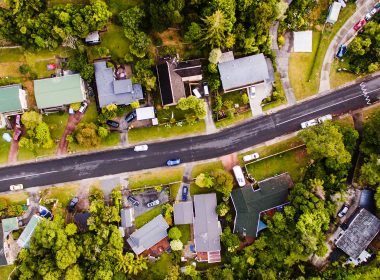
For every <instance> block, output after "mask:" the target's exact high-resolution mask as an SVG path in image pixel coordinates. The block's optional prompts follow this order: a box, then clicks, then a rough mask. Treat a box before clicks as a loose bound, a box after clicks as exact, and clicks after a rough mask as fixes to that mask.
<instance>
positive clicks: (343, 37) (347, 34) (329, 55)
mask: <svg viewBox="0 0 380 280" xmlns="http://www.w3.org/2000/svg"><path fill="white" fill-rule="evenodd" d="M376 3H377V1H376V0H358V1H356V6H357V7H356V12H355V13H354V14H353V15H352V16H351V17H350V18H349V19H348V20H347V21H346V22H345V24H344V25H343V26H342V28H341V29H340V30H339V31H338V32H337V33H336V34H335V37H334V39H332V41H331V43H330V45H329V47H328V49H327V51H326V54H325V58H324V59H323V64H322V70H321V79H320V82H319V92H324V91H327V90H329V89H330V71H331V64H332V62H333V60H334V57H335V54H336V53H337V51H338V48H339V46H340V45H341V44H345V45H347V44H349V43H350V42H351V41H352V40H353V39H354V38H355V36H356V34H357V32H356V31H355V30H354V28H353V26H354V25H355V23H356V22H358V21H359V20H360V19H361V18H364V16H365V14H366V13H368V11H369V10H370V9H371V8H372V7H373V6H374V5H375V4H376Z"/></svg>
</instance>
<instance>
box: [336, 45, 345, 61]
mask: <svg viewBox="0 0 380 280" xmlns="http://www.w3.org/2000/svg"><path fill="white" fill-rule="evenodd" d="M346 51H347V47H346V46H345V45H340V47H339V50H338V53H337V54H336V57H337V58H342V57H343V55H344V54H345V53H346Z"/></svg>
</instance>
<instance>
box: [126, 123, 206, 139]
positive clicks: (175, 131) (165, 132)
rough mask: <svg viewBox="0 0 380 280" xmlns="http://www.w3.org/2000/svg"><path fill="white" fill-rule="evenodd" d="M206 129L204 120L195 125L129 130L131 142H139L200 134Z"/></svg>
mask: <svg viewBox="0 0 380 280" xmlns="http://www.w3.org/2000/svg"><path fill="white" fill-rule="evenodd" d="M205 131H206V124H205V122H204V121H199V122H197V123H195V124H193V125H188V124H184V125H182V126H176V125H174V126H170V127H165V126H163V125H160V126H151V127H142V128H134V129H131V130H130V131H129V132H128V140H129V143H138V142H145V141H151V140H158V139H164V138H170V137H177V136H186V135H190V134H195V133H197V134H199V133H202V132H205Z"/></svg>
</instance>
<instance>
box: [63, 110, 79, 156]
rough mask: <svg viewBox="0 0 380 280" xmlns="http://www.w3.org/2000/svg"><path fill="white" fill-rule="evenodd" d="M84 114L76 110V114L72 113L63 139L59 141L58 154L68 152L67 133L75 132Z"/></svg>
mask: <svg viewBox="0 0 380 280" xmlns="http://www.w3.org/2000/svg"><path fill="white" fill-rule="evenodd" d="M82 117H83V114H81V113H79V112H76V113H75V114H74V115H70V116H69V119H68V121H67V125H66V128H65V131H64V132H63V134H62V137H61V140H60V141H59V145H58V150H57V155H58V156H60V155H64V154H66V152H67V147H68V144H69V143H68V142H67V140H66V137H67V135H70V134H71V133H73V132H74V130H75V128H76V127H77V125H78V123H79V122H80V121H81V119H82Z"/></svg>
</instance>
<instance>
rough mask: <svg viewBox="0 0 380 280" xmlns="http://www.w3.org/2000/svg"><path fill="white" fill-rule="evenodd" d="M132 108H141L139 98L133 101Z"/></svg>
mask: <svg viewBox="0 0 380 280" xmlns="http://www.w3.org/2000/svg"><path fill="white" fill-rule="evenodd" d="M131 107H132V109H137V108H140V102H139V101H138V100H135V101H133V102H132V103H131Z"/></svg>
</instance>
